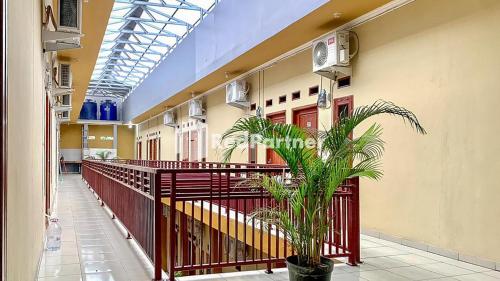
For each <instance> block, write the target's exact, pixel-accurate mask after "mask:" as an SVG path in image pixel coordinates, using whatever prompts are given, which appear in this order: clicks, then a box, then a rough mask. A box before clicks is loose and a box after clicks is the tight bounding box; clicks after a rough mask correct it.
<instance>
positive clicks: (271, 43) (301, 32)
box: [132, 0, 390, 123]
mask: <svg viewBox="0 0 500 281" xmlns="http://www.w3.org/2000/svg"><path fill="white" fill-rule="evenodd" d="M388 2H390V0H331V1H329V2H328V3H327V4H324V5H323V6H321V7H320V8H318V9H317V10H315V11H314V12H312V13H310V14H309V15H307V16H305V17H303V18H302V19H300V20H298V21H297V22H295V23H293V24H291V25H290V26H288V27H287V28H285V29H284V30H282V31H281V32H279V33H278V34H276V35H275V36H273V37H271V38H269V39H268V40H266V41H264V42H262V43H261V44H259V45H257V46H256V47H254V48H253V49H251V50H250V51H248V52H246V53H245V54H243V55H241V56H239V57H238V58H236V59H234V60H233V61H231V62H230V63H228V64H226V65H225V66H223V67H221V68H219V69H218V70H216V71H214V72H212V73H211V74H209V75H207V76H205V77H204V78H202V79H200V80H198V81H197V82H196V83H194V84H193V85H190V86H188V87H186V88H185V89H184V90H183V91H181V92H179V93H177V94H176V95H174V96H172V97H170V98H168V99H167V100H165V101H163V102H161V103H159V104H158V105H156V106H155V107H153V108H151V109H150V110H148V111H146V112H144V113H143V114H141V115H139V116H138V117H136V118H134V119H133V120H132V122H133V123H140V122H143V121H145V120H147V119H148V118H151V117H152V116H156V115H158V114H160V113H162V112H163V111H165V108H168V107H173V106H176V105H178V104H180V103H182V102H184V101H187V100H189V99H191V97H192V93H193V92H194V93H204V92H206V91H208V90H210V89H212V88H214V87H216V86H218V85H221V84H223V83H226V82H227V81H228V79H231V78H232V77H229V78H228V77H227V76H226V73H239V74H241V73H245V72H248V71H250V70H252V69H254V68H256V67H258V66H259V65H262V64H264V63H265V62H267V61H270V60H272V59H273V58H276V57H278V56H280V55H282V54H284V53H286V52H288V51H290V50H293V49H295V48H297V47H299V46H301V45H303V44H305V43H307V42H309V41H311V40H314V39H315V38H317V37H319V36H321V35H323V34H325V33H327V32H329V31H331V30H333V29H335V28H336V27H338V26H340V25H342V24H345V23H347V22H349V21H352V20H353V19H355V18H357V17H359V16H361V15H363V14H366V13H368V12H369V11H371V10H373V9H376V8H378V7H380V6H382V5H384V4H387V3H388ZM337 13H340V15H341V16H340V17H338V18H335V17H334V14H337Z"/></svg>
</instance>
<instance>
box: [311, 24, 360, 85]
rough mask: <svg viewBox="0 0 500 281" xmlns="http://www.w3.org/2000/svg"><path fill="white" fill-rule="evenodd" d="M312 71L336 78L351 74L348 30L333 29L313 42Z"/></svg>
mask: <svg viewBox="0 0 500 281" xmlns="http://www.w3.org/2000/svg"><path fill="white" fill-rule="evenodd" d="M312 50H313V54H312V55H313V56H312V57H313V72H314V73H316V74H319V75H322V76H325V77H327V78H329V79H334V80H336V79H337V78H341V77H344V76H350V75H351V67H350V66H349V60H350V55H349V31H335V32H333V33H330V34H328V35H326V36H325V37H323V38H321V39H319V40H317V41H315V42H313V46H312Z"/></svg>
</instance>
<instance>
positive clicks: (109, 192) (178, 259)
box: [82, 160, 360, 280]
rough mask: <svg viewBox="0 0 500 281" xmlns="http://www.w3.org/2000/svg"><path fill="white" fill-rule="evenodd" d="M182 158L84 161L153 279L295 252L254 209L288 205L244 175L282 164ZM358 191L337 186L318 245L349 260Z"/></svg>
mask: <svg viewBox="0 0 500 281" xmlns="http://www.w3.org/2000/svg"><path fill="white" fill-rule="evenodd" d="M142 164H147V165H142ZM183 165H184V166H183ZM183 165H182V164H172V163H171V164H161V163H159V164H158V163H155V164H154V166H159V167H164V168H157V167H151V165H149V163H138V162H135V163H134V162H133V161H122V162H120V163H116V162H115V163H113V162H102V161H93V160H86V161H83V169H82V176H83V178H84V180H85V181H86V182H87V184H88V185H89V187H90V188H92V189H93V190H94V192H95V193H96V194H97V196H98V197H99V198H100V199H101V200H102V202H103V204H105V205H107V206H108V207H109V209H110V210H111V211H112V212H113V214H114V215H115V216H116V217H117V218H118V219H119V220H120V221H121V222H122V223H123V225H124V226H125V227H126V228H127V231H128V232H129V234H130V235H131V236H132V237H133V238H134V239H135V240H136V241H137V242H138V244H139V245H140V246H141V247H142V249H143V250H144V252H145V253H146V254H147V255H148V257H149V258H150V259H151V261H152V262H153V263H154V266H155V276H154V278H155V280H161V273H162V270H164V271H166V272H167V273H168V276H169V278H170V280H174V277H175V276H176V275H178V274H182V275H190V274H198V273H214V272H221V271H222V269H223V268H234V269H236V270H244V269H256V268H265V269H266V270H267V271H269V272H270V271H271V269H272V268H273V267H282V266H284V262H285V258H286V257H287V256H290V255H293V254H294V249H293V248H292V247H291V246H290V245H289V244H288V242H287V239H286V237H285V235H286V233H285V232H284V231H283V230H282V229H279V228H276V226H274V225H270V224H265V223H263V222H262V221H260V220H258V219H256V218H255V217H253V216H252V211H254V210H255V209H256V208H259V207H264V206H270V207H275V208H279V209H280V210H283V211H285V212H289V207H288V204H287V203H286V202H281V203H277V202H276V201H274V199H273V198H272V197H271V195H270V194H269V193H267V192H266V191H265V190H264V189H263V188H262V187H258V186H257V187H256V186H255V185H253V184H252V185H250V182H251V181H249V179H254V178H255V177H259V176H262V175H263V174H267V175H270V176H284V175H285V173H286V168H284V167H280V166H266V165H262V166H253V167H251V166H249V167H242V166H241V165H238V166H236V165H226V164H224V165H222V164H221V165H212V166H199V165H198V166H196V165H194V164H192V165H186V164H183ZM167 166H168V167H170V168H165V167H167ZM252 182H253V181H252ZM358 191H359V182H358V179H357V178H354V179H351V180H349V181H348V182H346V183H345V184H344V185H342V186H341V187H340V188H339V189H338V191H337V192H336V194H335V196H334V198H333V199H332V202H331V205H330V208H329V213H330V215H331V216H332V218H333V220H332V223H331V224H330V225H329V226H328V227H329V231H328V235H327V237H325V245H324V247H323V252H322V254H323V255H324V256H327V257H346V258H347V259H348V262H349V264H351V265H355V264H356V263H358V262H359V261H360V256H359V251H360V245H359V239H360V236H359V192H358ZM289 213H290V216H292V215H291V212H289Z"/></svg>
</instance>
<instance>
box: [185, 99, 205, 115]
mask: <svg viewBox="0 0 500 281" xmlns="http://www.w3.org/2000/svg"><path fill="white" fill-rule="evenodd" d="M189 117H190V118H194V119H199V120H205V119H206V116H205V109H203V101H202V100H201V99H195V100H191V101H189Z"/></svg>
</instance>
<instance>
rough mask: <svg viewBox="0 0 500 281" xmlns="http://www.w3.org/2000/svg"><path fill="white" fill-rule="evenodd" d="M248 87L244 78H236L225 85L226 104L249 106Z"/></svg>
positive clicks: (239, 106)
mask: <svg viewBox="0 0 500 281" xmlns="http://www.w3.org/2000/svg"><path fill="white" fill-rule="evenodd" d="M249 90H250V87H249V86H248V84H247V83H246V82H245V81H244V80H236V81H233V82H231V83H229V84H227V85H226V103H227V104H228V105H231V106H234V107H238V108H241V109H246V108H249V107H250V102H249V100H248V91H249Z"/></svg>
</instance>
